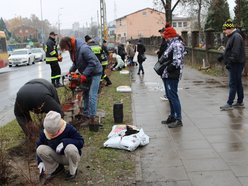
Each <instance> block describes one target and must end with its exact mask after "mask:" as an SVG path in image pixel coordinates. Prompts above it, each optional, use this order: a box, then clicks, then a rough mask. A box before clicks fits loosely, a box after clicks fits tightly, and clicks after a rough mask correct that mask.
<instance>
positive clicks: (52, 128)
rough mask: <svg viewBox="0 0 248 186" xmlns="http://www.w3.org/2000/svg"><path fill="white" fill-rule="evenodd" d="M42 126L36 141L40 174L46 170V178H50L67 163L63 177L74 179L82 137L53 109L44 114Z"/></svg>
mask: <svg viewBox="0 0 248 186" xmlns="http://www.w3.org/2000/svg"><path fill="white" fill-rule="evenodd" d="M43 126H44V130H43V131H42V132H41V133H40V137H39V140H38V141H37V143H36V144H37V149H36V153H37V162H38V168H39V171H40V174H42V173H44V172H46V174H47V177H46V179H51V178H53V177H55V176H56V175H58V174H60V173H61V172H63V171H64V165H68V166H69V172H68V174H67V175H66V177H65V179H66V180H70V179H74V178H75V177H76V174H77V168H78V163H79V161H80V156H81V154H82V152H81V149H82V148H83V145H84V139H83V137H82V136H81V135H80V134H79V132H78V131H77V130H76V128H74V127H73V126H72V125H71V124H69V123H66V121H64V120H63V119H62V118H61V115H60V114H59V113H58V112H55V111H50V112H48V113H47V114H46V117H45V119H44V123H43Z"/></svg>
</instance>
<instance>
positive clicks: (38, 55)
mask: <svg viewBox="0 0 248 186" xmlns="http://www.w3.org/2000/svg"><path fill="white" fill-rule="evenodd" d="M31 52H32V53H33V54H34V58H35V59H34V60H35V61H41V62H42V61H45V58H46V54H45V52H44V50H43V49H42V48H32V49H31Z"/></svg>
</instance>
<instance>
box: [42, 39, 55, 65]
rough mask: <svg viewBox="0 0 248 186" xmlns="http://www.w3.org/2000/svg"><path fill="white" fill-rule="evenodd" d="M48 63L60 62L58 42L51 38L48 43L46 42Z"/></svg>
mask: <svg viewBox="0 0 248 186" xmlns="http://www.w3.org/2000/svg"><path fill="white" fill-rule="evenodd" d="M45 52H46V63H47V64H50V63H54V62H58V50H57V45H56V41H55V39H54V38H51V37H49V38H48V40H47V42H46V48H45Z"/></svg>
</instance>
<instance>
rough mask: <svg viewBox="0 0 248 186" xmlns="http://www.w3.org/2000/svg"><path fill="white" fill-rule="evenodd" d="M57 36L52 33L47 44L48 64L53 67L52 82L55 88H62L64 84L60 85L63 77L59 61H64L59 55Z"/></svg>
mask: <svg viewBox="0 0 248 186" xmlns="http://www.w3.org/2000/svg"><path fill="white" fill-rule="evenodd" d="M56 36H57V34H55V33H54V32H51V33H50V34H49V38H48V40H47V42H46V48H45V52H46V64H49V65H50V67H51V81H52V84H53V85H54V87H56V88H58V87H61V86H62V84H61V83H60V81H59V80H60V76H61V69H60V66H59V61H62V58H61V56H60V55H59V54H58V50H57V45H56V41H55V38H56Z"/></svg>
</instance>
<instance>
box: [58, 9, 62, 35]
mask: <svg viewBox="0 0 248 186" xmlns="http://www.w3.org/2000/svg"><path fill="white" fill-rule="evenodd" d="M62 9H63V8H59V9H58V35H59V37H60V16H61V15H62V14H61V13H60V10H62Z"/></svg>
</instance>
